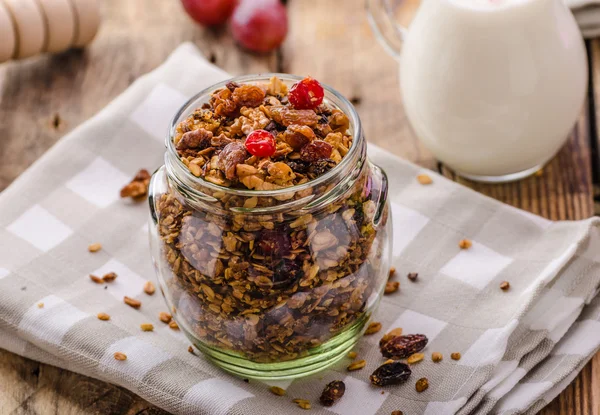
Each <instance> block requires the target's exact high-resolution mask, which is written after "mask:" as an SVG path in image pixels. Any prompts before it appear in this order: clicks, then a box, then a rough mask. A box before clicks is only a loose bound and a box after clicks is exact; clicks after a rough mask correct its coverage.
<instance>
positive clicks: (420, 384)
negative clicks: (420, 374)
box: [415, 378, 429, 393]
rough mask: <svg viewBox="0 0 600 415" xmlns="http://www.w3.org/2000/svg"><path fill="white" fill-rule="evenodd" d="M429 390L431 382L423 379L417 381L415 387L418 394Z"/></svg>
mask: <svg viewBox="0 0 600 415" xmlns="http://www.w3.org/2000/svg"><path fill="white" fill-rule="evenodd" d="M427 388H429V381H428V380H427V378H421V379H419V380H417V383H416V385H415V389H417V392H419V393H421V392H423V391H425V390H426V389H427Z"/></svg>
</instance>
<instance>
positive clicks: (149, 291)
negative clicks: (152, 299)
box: [144, 281, 156, 295]
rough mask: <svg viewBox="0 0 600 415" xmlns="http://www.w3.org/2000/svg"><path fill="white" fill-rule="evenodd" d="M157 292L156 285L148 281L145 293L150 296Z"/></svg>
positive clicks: (145, 285)
mask: <svg viewBox="0 0 600 415" xmlns="http://www.w3.org/2000/svg"><path fill="white" fill-rule="evenodd" d="M155 291H156V288H154V284H153V283H152V281H146V283H145V284H144V292H145V293H146V294H148V295H152V294H154V292H155Z"/></svg>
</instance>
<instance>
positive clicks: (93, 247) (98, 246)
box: [88, 242, 102, 252]
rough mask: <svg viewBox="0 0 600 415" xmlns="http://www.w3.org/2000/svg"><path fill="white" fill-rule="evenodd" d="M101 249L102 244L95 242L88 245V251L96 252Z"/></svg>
mask: <svg viewBox="0 0 600 415" xmlns="http://www.w3.org/2000/svg"><path fill="white" fill-rule="evenodd" d="M101 249H102V245H101V244H99V243H97V242H96V243H93V244H89V245H88V251H90V252H98V251H99V250H101Z"/></svg>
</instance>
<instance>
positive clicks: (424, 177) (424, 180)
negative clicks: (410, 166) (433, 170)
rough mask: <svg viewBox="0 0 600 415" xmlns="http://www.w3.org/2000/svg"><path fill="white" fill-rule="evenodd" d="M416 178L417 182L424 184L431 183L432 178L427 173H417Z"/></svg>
mask: <svg viewBox="0 0 600 415" xmlns="http://www.w3.org/2000/svg"><path fill="white" fill-rule="evenodd" d="M417 180H418V181H419V183H421V184H425V185H427V184H431V183H433V180H432V179H431V177H429V175H427V174H419V175H418V176H417Z"/></svg>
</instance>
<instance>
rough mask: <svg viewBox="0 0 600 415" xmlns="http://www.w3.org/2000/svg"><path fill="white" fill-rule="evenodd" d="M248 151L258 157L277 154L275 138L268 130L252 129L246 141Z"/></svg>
mask: <svg viewBox="0 0 600 415" xmlns="http://www.w3.org/2000/svg"><path fill="white" fill-rule="evenodd" d="M244 145H245V146H246V150H248V153H250V154H252V155H253V156H256V157H270V156H272V155H273V154H275V150H276V148H275V138H273V134H271V133H270V132H268V131H266V130H255V131H252V132H251V133H250V134H249V135H248V137H246V142H245V143H244Z"/></svg>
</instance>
